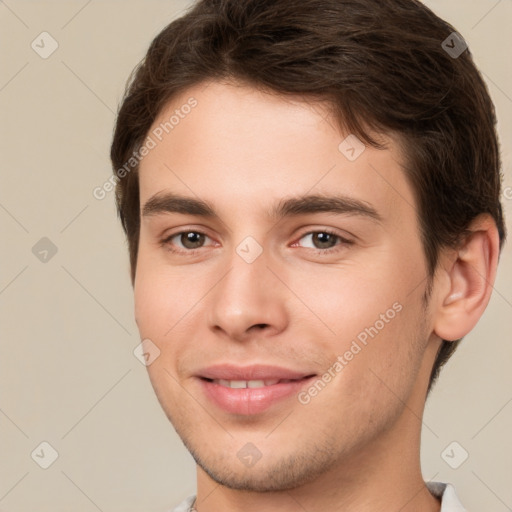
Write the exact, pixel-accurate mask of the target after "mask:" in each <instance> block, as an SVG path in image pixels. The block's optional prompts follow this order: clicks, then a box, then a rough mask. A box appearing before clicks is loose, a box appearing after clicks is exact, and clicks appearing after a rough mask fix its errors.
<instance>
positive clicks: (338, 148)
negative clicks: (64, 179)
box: [140, 82, 414, 216]
mask: <svg viewBox="0 0 512 512" xmlns="http://www.w3.org/2000/svg"><path fill="white" fill-rule="evenodd" d="M383 138H384V139H385V142H386V145H387V148H386V149H383V150H377V149H375V148H372V147H369V146H364V145H363V144H362V143H361V142H360V141H359V140H358V139H357V138H356V137H355V136H354V135H351V134H349V133H343V132H342V131H340V129H339V128H338V127H337V124H336V123H335V122H334V120H333V119H332V117H331V116H330V113H329V110H328V108H327V106H326V105H325V104H321V103H315V102H311V101H307V102H306V101H304V100H302V99H300V98H298V97H288V96H287V97H285V96H282V95H279V94H269V93H265V92H262V91H259V90H257V89H255V88H252V87H249V86H247V85H240V84H234V83H220V82H210V83H201V84H198V85H196V86H194V87H191V88H190V89H188V90H186V91H184V92H183V93H182V94H180V95H179V96H176V97H175V98H173V99H172V100H171V101H170V102H169V103H168V104H167V105H166V106H165V108H163V109H162V111H161V112H160V114H159V115H158V117H157V119H156V120H155V122H154V123H153V125H152V127H151V129H150V130H149V132H148V139H147V140H150V139H151V144H150V145H151V146H152V149H151V150H150V151H149V152H148V154H147V155H146V156H145V157H144V158H143V159H142V161H141V164H140V194H141V205H143V204H144V202H145V201H146V200H147V199H149V198H150V197H152V196H154V195H155V194H158V193H160V192H162V191H173V192H175V193H178V194H181V195H187V196H190V197H197V196H199V197H201V198H202V199H205V200H207V201H208V202H210V203H212V204H217V205H218V206H219V208H220V207H221V206H222V207H223V208H225V209H226V211H228V210H230V209H231V212H232V213H235V210H236V213H237V214H238V215H240V214H244V213H249V212H250V211H253V210H254V209H255V208H256V209H257V208H259V207H263V206H264V207H268V206H270V204H271V202H272V201H273V200H277V199H281V198H284V197H292V196H297V195H304V194H306V193H308V192H311V193H316V194H330V193H332V192H333V191H334V192H336V193H343V194H344V195H346V196H349V197H354V198H356V199H361V200H363V201H367V202H369V203H376V204H377V205H378V208H379V210H380V211H381V212H382V213H383V214H384V216H386V215H392V214H393V212H395V215H402V214H403V213H404V211H408V213H409V214H410V212H411V208H414V206H413V205H414V198H413V194H412V191H411V189H410V187H409V186H408V183H407V181H406V179H405V175H404V172H403V168H402V165H401V162H402V161H403V158H402V155H401V153H400V151H399V146H398V143H397V142H396V141H395V140H394V139H393V138H392V137H390V136H389V137H383ZM263 203H266V204H263Z"/></svg>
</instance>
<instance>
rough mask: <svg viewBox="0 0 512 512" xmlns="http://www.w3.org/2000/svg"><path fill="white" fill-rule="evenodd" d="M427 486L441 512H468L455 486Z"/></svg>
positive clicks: (185, 510)
mask: <svg viewBox="0 0 512 512" xmlns="http://www.w3.org/2000/svg"><path fill="white" fill-rule="evenodd" d="M426 484H427V487H428V490H429V491H430V492H431V493H432V494H433V495H434V496H435V497H436V498H441V512H467V510H466V509H465V508H464V507H463V506H462V503H461V502H460V501H459V498H458V497H457V494H455V488H454V487H453V485H451V484H443V483H441V482H427V483H426ZM195 499H196V497H195V496H189V497H188V498H187V499H186V500H184V501H182V502H181V503H180V504H179V505H178V506H177V507H176V508H175V509H174V510H172V511H170V512H189V510H190V508H191V507H192V504H193V503H194V500H195Z"/></svg>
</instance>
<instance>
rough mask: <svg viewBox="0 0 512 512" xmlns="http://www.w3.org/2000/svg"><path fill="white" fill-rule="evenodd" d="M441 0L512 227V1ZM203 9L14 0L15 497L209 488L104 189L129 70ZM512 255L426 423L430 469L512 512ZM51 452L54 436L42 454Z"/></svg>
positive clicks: (9, 199)
mask: <svg viewBox="0 0 512 512" xmlns="http://www.w3.org/2000/svg"><path fill="white" fill-rule="evenodd" d="M426 3H427V4H428V5H429V6H430V7H431V8H433V9H434V11H436V12H437V13H438V14H440V15H441V16H442V17H444V18H446V19H447V20H448V21H450V22H451V23H453V24H454V25H455V26H456V28H457V29H458V30H459V31H460V32H461V33H462V34H463V35H464V36H465V38H466V40H467V41H468V43H469V45H470V47H471V49H472V51H473V53H474V55H475V58H476V61H477V63H478V64H479V66H480V68H481V69H482V71H483V72H484V74H485V77H486V80H487V82H488V84H489V88H490V92H491V95H492V97H493V99H494V101H495V103H496V106H497V111H498V117H499V124H500V134H501V141H502V145H503V156H504V169H505V172H506V178H505V186H506V187H509V188H508V193H507V196H508V197H507V198H504V200H503V203H504V206H505V209H506V212H507V214H508V227H509V231H512V229H511V222H510V219H511V218H512V170H511V162H512V157H511V140H512V137H511V135H512V70H511V65H510V50H511V48H512V38H511V32H510V26H511V25H512V2H511V1H510V0H501V1H496V0H478V1H476V0H473V1H471V2H468V1H467V0H450V1H446V0H444V1H443V0H430V1H428V2H426ZM187 5H189V2H185V1H181V2H180V1H177V0H172V1H170V0H168V1H156V0H151V1H142V0H139V1H134V0H130V1H120V0H118V1H114V0H108V1H105V0H103V1H101V0H92V1H87V0H84V1H80V2H75V1H62V0H61V1H47V0H45V1H22V0H7V1H6V2H0V34H1V36H0V37H1V58H2V60H1V62H2V64H1V66H0V68H1V69H0V108H1V118H0V126H1V132H0V151H1V153H0V154H1V156H2V169H1V183H0V223H1V237H2V249H3V250H2V265H1V267H0V311H1V326H2V330H1V356H0V386H1V394H0V443H1V451H0V509H1V510H4V511H9V512H29V511H33V510H38V511H39V512H47V511H48V512H49V511H52V512H56V511H68V510H74V511H77V512H82V511H83V512H94V511H97V510H100V511H103V512H115V511H123V512H135V511H139V512H140V511H142V510H144V511H146V512H153V511H154V512H157V511H158V512H162V511H164V510H166V509H168V508H170V507H171V506H173V505H174V504H176V503H177V502H178V501H180V500H181V499H183V498H184V497H186V496H187V495H189V494H191V493H193V492H194V489H195V482H194V480H195V472H194V465H193V463H192V459H191V457H190V456H189V455H188V453H187V452H186V451H185V449H184V448H183V447H182V445H181V442H180V440H179V439H178V437H177V436H176V434H175V433H174V430H173V429H172V427H171V425H170V424H169V423H168V421H167V419H166V418H165V415H164V414H163V412H162V411H161V409H160V406H159V404H158V402H157V401H156V398H155V397H154V395H153V391H152V389H151V387H150V384H149V380H148V378H147V375H146V370H145V368H144V366H143V365H142V364H140V363H139V361H138V360H137V359H136V358H135V357H134V355H133V353H132V351H133V349H134V348H135V346H136V345H137V344H138V343H139V338H138V333H137V329H136V326H135V323H134V320H133V315H132V311H133V304H132V296H131V287H130V283H129V277H128V259H127V251H126V246H125V242H124V238H123V234H122V231H121V228H120V225H119V224H118V221H117V219H116V212H115V209H114V202H113V194H109V195H108V197H107V198H106V199H104V200H103V201H99V200H96V199H95V198H94V197H93V195H92V190H93V189H94V188H95V187H97V186H101V185H102V183H104V181H105V180H106V179H108V177H109V175H110V168H109V160H108V150H109V144H110V140H111V133H112V127H113V122H114V112H115V111H116V108H117V104H118V102H119V100H120V97H121V95H122V92H123V88H124V84H125V80H126V78H127V76H128V74H129V72H130V71H131V69H132V68H133V66H134V65H135V64H136V63H137V62H138V61H139V60H140V59H141V58H142V56H143V55H144V52H145V50H146V48H147V46H148V44H149V43H150V41H151V40H152V38H153V37H154V36H155V35H156V34H157V33H158V32H159V31H160V30H161V29H162V28H163V27H164V26H165V25H166V24H167V23H168V22H169V21H170V20H171V19H172V18H174V17H175V16H177V15H178V14H179V13H180V12H182V11H183V9H184V8H186V6H187ZM43 31H47V32H49V33H50V34H51V36H52V37H53V38H54V39H55V40H56V41H57V42H58V45H59V46H58V49H57V50H56V51H55V52H54V53H53V54H52V55H51V56H49V57H48V58H47V59H43V58H41V57H40V56H39V55H38V53H36V52H35V51H34V50H33V49H32V48H31V42H32V41H33V40H34V39H36V37H37V36H38V35H39V34H40V33H41V32H43ZM37 41H40V38H39V39H36V43H37ZM45 41H46V43H45V49H46V50H45V51H47V50H48V49H49V48H51V46H50V40H49V39H46V40H45ZM40 46H41V43H40ZM39 51H43V48H39ZM43 237H47V238H49V239H50V240H51V241H52V243H53V244H54V245H55V246H56V248H57V253H56V254H55V255H54V256H53V257H51V252H50V253H49V254H48V256H47V259H48V261H47V262H42V261H40V260H39V259H38V258H37V257H36V256H35V255H34V254H33V252H32V248H33V246H34V245H35V244H36V243H37V242H38V241H39V240H40V239H41V238H43ZM40 243H44V242H40ZM39 250H41V249H39ZM36 252H37V251H36ZM511 255H512V250H511V244H510V243H509V244H508V245H507V246H506V247H505V251H504V253H503V255H502V261H501V267H500V271H499V275H498V280H497V283H496V286H495V292H494V295H493V298H492V300H491V304H490V307H489V308H488V310H487V312H486V314H485V316H484V318H483V319H482V321H481V322H480V324H479V326H478V327H477V328H476V329H475V330H474V332H472V333H471V334H470V335H469V336H467V338H466V339H465V341H464V343H463V345H462V346H461V347H460V349H459V351H458V353H457V354H456V357H455V358H454V359H453V360H452V361H451V362H450V363H449V365H448V367H447V368H446V370H445V372H444V374H443V375H442V377H441V380H440V382H439V384H438V385H437V387H436V389H435V391H434V394H433V395H432V396H431V397H430V399H429V401H428V404H427V411H426V415H425V421H424V423H425V428H424V433H423V447H422V457H423V468H424V476H425V479H431V478H433V479H435V480H442V481H451V482H454V483H455V484H456V487H457V489H458V492H459V494H460V496H461V497H462V500H463V501H464V502H465V504H466V505H467V507H468V508H469V509H470V510H474V511H477V510H485V511H491V510H492V511H496V512H502V511H505V510H510V509H511V508H512V487H511V486H510V482H511V479H512V457H511V452H512V450H511V441H510V432H511V431H512V428H511V427H512V386H511V383H512V378H511V372H510V363H511V361H512V344H511V340H512V322H511V320H510V319H511V317H512V256H511ZM43 441H46V442H48V443H50V445H51V446H53V448H54V449H55V450H56V451H57V452H58V455H59V456H58V458H57V460H56V461H55V462H54V463H53V465H51V466H50V467H49V468H48V469H46V470H45V469H42V468H41V467H39V465H38V464H36V462H35V461H34V460H33V459H32V458H31V453H32V452H33V450H35V449H36V448H38V446H39V445H40V443H41V442H43ZM453 441H457V442H458V443H459V444H460V446H461V447H462V448H461V447H458V446H456V447H455V449H454V452H450V450H449V453H450V454H451V455H452V459H451V460H454V459H456V460H459V459H460V457H461V456H462V454H463V452H462V450H463V449H464V450H466V451H467V452H468V453H469V457H468V459H467V460H466V461H465V462H464V463H463V464H462V465H461V466H460V467H459V468H458V469H452V468H451V467H450V466H449V465H448V464H447V463H446V462H445V460H444V459H443V458H442V457H441V453H442V452H443V450H444V449H445V448H446V447H447V446H448V445H450V443H452V442H453ZM45 450H46V451H45ZM43 453H44V455H42V454H43ZM37 454H39V456H38V455H37ZM49 454H50V452H49V449H48V448H46V449H45V448H44V447H43V452H41V448H38V449H37V450H36V454H35V455H34V458H35V459H36V460H38V461H39V462H42V461H43V462H44V460H46V461H47V460H49V459H48V457H49V456H50V455H49ZM43 459H44V460H43Z"/></svg>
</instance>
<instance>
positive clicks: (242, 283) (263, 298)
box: [208, 252, 289, 341]
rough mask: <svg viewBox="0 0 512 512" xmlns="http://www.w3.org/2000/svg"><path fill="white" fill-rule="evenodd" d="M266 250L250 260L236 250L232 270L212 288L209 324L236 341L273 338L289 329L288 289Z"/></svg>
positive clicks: (231, 259)
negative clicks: (279, 277)
mask: <svg viewBox="0 0 512 512" xmlns="http://www.w3.org/2000/svg"><path fill="white" fill-rule="evenodd" d="M268 263H269V260H268V258H267V257H266V255H265V252H263V254H262V255H260V256H259V257H258V258H257V259H256V260H255V261H253V262H251V263H248V262H246V261H245V260H244V259H243V258H241V257H240V256H239V255H238V254H237V253H236V252H235V253H234V254H233V256H232V257H231V258H230V260H229V262H228V265H229V270H228V271H227V273H226V274H225V276H224V277H223V278H222V279H221V280H220V282H219V283H218V284H217V286H215V288H214V289H213V290H212V293H211V297H210V308H209V313H208V325H209V327H210V329H212V330H214V331H216V334H217V335H219V334H221V335H224V336H227V337H229V338H230V339H233V340H236V341H248V340H249V339H251V338H262V337H270V336H274V335H276V334H279V333H280V332H282V331H283V330H285V329H286V326H287V324H288V318H289V315H288V314H287V311H286V289H285V287H284V286H283V284H282V283H281V282H280V281H279V280H278V279H277V278H276V276H275V270H274V271H271V270H270V269H269V268H268V266H267V264H268Z"/></svg>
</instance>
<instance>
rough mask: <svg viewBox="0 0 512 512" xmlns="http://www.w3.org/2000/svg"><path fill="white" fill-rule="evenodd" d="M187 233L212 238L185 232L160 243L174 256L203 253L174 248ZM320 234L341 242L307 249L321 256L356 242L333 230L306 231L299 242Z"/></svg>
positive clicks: (193, 231) (170, 236) (199, 232)
mask: <svg viewBox="0 0 512 512" xmlns="http://www.w3.org/2000/svg"><path fill="white" fill-rule="evenodd" d="M185 233H195V234H198V235H204V236H205V237H207V238H210V237H208V235H207V234H206V233H203V232H202V231H196V230H185V231H179V232H178V233H173V234H172V235H169V236H168V237H166V238H164V239H162V240H161V242H160V245H161V246H162V247H165V248H166V249H167V250H168V251H170V252H172V253H174V254H187V255H195V254H196V253H197V252H199V251H201V249H203V248H204V247H198V248H197V249H175V248H173V246H172V244H171V240H172V239H173V238H175V237H177V236H181V235H183V234H185ZM318 233H325V234H327V235H332V236H334V237H335V238H336V239H337V241H339V243H337V244H336V245H334V246H333V247H329V248H327V249H317V248H315V249H313V248H311V247H307V248H306V249H309V250H310V251H314V253H315V254H321V255H326V254H331V253H333V252H337V251H339V250H340V248H341V247H343V246H350V245H353V244H354V242H353V241H352V240H348V239H346V238H343V237H342V236H341V235H339V234H338V233H335V232H334V231H333V230H330V229H328V228H325V229H319V230H314V231H306V232H305V233H302V234H301V235H300V237H299V238H298V240H302V239H303V238H304V237H305V236H307V235H313V234H318ZM295 243H296V242H294V244H295Z"/></svg>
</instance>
